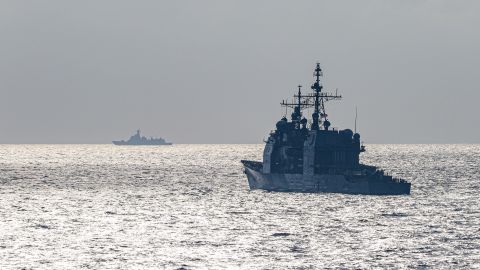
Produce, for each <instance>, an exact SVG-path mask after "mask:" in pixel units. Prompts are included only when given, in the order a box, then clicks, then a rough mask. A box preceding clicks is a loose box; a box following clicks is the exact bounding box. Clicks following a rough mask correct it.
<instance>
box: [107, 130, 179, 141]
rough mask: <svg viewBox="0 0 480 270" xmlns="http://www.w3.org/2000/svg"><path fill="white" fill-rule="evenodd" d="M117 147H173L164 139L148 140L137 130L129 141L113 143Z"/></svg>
mask: <svg viewBox="0 0 480 270" xmlns="http://www.w3.org/2000/svg"><path fill="white" fill-rule="evenodd" d="M112 143H113V144H115V145H172V143H170V142H166V141H165V140H164V139H163V138H146V137H144V136H141V135H140V130H137V133H136V134H135V135H132V136H131V137H130V139H128V141H124V140H121V141H112Z"/></svg>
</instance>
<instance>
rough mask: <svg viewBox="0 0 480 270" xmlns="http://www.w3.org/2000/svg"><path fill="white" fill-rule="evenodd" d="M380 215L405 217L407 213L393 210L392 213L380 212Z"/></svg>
mask: <svg viewBox="0 0 480 270" xmlns="http://www.w3.org/2000/svg"><path fill="white" fill-rule="evenodd" d="M382 216H383V217H407V216H408V214H405V213H396V212H393V213H384V214H382Z"/></svg>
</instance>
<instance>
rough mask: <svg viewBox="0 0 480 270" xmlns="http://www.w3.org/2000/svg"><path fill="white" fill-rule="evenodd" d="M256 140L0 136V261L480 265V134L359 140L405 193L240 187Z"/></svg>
mask: <svg viewBox="0 0 480 270" xmlns="http://www.w3.org/2000/svg"><path fill="white" fill-rule="evenodd" d="M262 151H263V145H173V146H114V145H0V269H179V268H181V269H225V268H232V269H329V268H330V269H337V268H344V269H375V268H394V269H402V268H404V269H452V268H453V269H475V268H477V269H480V207H479V203H480V200H479V198H480V194H479V193H480V145H367V152H366V153H364V154H362V161H363V163H366V164H372V165H379V166H381V167H382V168H384V169H385V170H386V171H387V172H389V173H391V174H393V175H394V176H398V177H402V178H405V179H407V180H409V181H411V183H412V194H411V195H410V196H364V195H344V194H321V193H320V194H300V193H277V192H264V191H250V190H249V188H248V184H247V179H246V176H245V175H244V173H243V171H242V165H241V163H240V160H241V159H253V160H261V154H262Z"/></svg>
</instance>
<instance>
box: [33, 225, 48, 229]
mask: <svg viewBox="0 0 480 270" xmlns="http://www.w3.org/2000/svg"><path fill="white" fill-rule="evenodd" d="M35 228H39V229H50V226H48V225H45V224H36V225H35Z"/></svg>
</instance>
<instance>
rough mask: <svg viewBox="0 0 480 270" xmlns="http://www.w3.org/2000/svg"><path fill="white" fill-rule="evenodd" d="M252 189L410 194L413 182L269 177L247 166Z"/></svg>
mask: <svg viewBox="0 0 480 270" xmlns="http://www.w3.org/2000/svg"><path fill="white" fill-rule="evenodd" d="M244 166H245V174H246V175H247V178H248V185H249V186H250V189H252V190H253V189H262V190H268V191H279V192H310V193H319V192H328V193H345V194H365V195H408V194H410V186H411V185H410V183H407V182H395V181H382V179H371V178H369V177H367V176H357V177H352V176H348V177H347V176H345V175H341V174H336V175H333V174H316V175H313V176H306V175H303V174H275V173H272V174H265V173H263V172H261V170H259V169H258V168H252V167H251V166H248V164H246V163H244Z"/></svg>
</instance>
